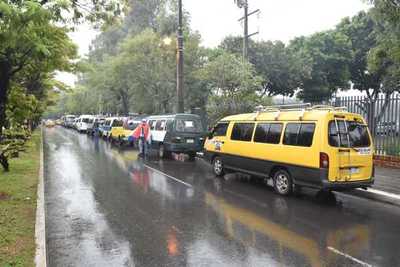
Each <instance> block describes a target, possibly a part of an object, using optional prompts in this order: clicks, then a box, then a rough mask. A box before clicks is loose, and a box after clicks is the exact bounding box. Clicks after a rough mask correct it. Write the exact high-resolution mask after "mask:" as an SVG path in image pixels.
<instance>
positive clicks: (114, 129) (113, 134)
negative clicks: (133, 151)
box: [108, 118, 128, 144]
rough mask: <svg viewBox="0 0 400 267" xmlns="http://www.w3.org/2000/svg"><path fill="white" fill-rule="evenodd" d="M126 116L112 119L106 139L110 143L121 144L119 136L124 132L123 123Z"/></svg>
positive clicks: (125, 120)
mask: <svg viewBox="0 0 400 267" xmlns="http://www.w3.org/2000/svg"><path fill="white" fill-rule="evenodd" d="M127 120H128V119H127V118H117V119H114V120H113V121H112V124H111V129H110V132H109V135H108V140H109V141H110V142H112V143H118V144H121V143H122V141H121V137H122V136H123V134H124V131H125V128H124V124H126V122H127Z"/></svg>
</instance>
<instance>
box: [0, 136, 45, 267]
mask: <svg viewBox="0 0 400 267" xmlns="http://www.w3.org/2000/svg"><path fill="white" fill-rule="evenodd" d="M41 138H42V136H41V133H40V130H36V131H35V132H34V133H33V135H32V138H31V140H29V141H28V142H27V144H26V148H27V149H26V152H20V155H19V157H18V158H15V159H11V160H10V172H8V173H6V172H3V170H2V169H0V266H2V267H4V266H34V257H35V218H36V193H37V184H38V174H39V167H40V143H41Z"/></svg>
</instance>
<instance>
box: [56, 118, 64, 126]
mask: <svg viewBox="0 0 400 267" xmlns="http://www.w3.org/2000/svg"><path fill="white" fill-rule="evenodd" d="M55 123H56V125H62V124H63V121H62V120H61V119H57V120H56V121H55Z"/></svg>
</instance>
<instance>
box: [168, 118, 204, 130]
mask: <svg viewBox="0 0 400 267" xmlns="http://www.w3.org/2000/svg"><path fill="white" fill-rule="evenodd" d="M175 129H176V131H177V132H185V133H201V132H203V126H202V124H201V121H200V120H196V119H177V120H176V122H175Z"/></svg>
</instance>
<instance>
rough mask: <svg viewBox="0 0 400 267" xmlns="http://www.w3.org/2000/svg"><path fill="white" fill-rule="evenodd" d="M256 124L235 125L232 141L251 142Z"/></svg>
mask: <svg viewBox="0 0 400 267" xmlns="http://www.w3.org/2000/svg"><path fill="white" fill-rule="evenodd" d="M253 130H254V123H235V124H234V125H233V129H232V134H231V139H232V140H237V141H248V142H249V141H251V137H252V136H253Z"/></svg>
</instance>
